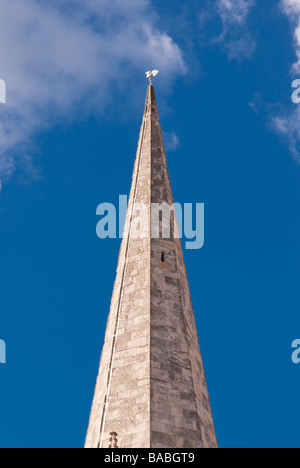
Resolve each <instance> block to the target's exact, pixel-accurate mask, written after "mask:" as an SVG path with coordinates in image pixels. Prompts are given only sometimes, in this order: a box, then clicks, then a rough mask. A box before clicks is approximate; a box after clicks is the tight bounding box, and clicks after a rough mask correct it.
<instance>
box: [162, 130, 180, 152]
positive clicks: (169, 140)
mask: <svg viewBox="0 0 300 468" xmlns="http://www.w3.org/2000/svg"><path fill="white" fill-rule="evenodd" d="M164 141H165V146H166V150H167V151H177V150H178V148H179V147H180V140H179V138H178V136H177V135H176V133H175V132H170V133H168V132H167V133H164Z"/></svg>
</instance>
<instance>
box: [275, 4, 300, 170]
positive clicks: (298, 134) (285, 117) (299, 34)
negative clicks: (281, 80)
mask: <svg viewBox="0 0 300 468" xmlns="http://www.w3.org/2000/svg"><path fill="white" fill-rule="evenodd" d="M281 9H282V11H283V13H284V14H285V15H287V16H288V18H289V20H290V22H291V24H292V27H293V41H294V47H295V55H296V61H295V63H294V64H293V66H292V68H291V82H292V81H293V77H295V73H299V72H300V0H281ZM297 78H298V76H297ZM292 91H293V90H292V88H291V91H290V93H291V96H292ZM290 106H293V108H292V110H291V108H289V109H286V110H284V111H282V112H281V114H280V115H276V116H275V117H274V116H272V117H271V121H272V125H273V128H274V129H275V131H276V132H277V133H279V134H280V135H282V136H283V137H284V138H285V139H286V140H287V142H288V146H289V149H290V152H291V154H292V155H293V157H294V158H295V160H296V161H297V162H298V163H299V164H300V105H299V104H298V105H295V104H293V103H292V101H291V104H290Z"/></svg>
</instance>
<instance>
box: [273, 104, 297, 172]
mask: <svg viewBox="0 0 300 468" xmlns="http://www.w3.org/2000/svg"><path fill="white" fill-rule="evenodd" d="M272 124H273V126H274V128H275V131H276V132H277V133H279V134H281V135H283V136H284V137H285V139H286V140H287V143H288V146H289V150H290V152H291V154H292V155H293V157H294V158H295V160H296V161H297V162H298V163H299V164H300V106H299V105H298V106H297V107H295V109H294V111H293V112H290V113H285V114H282V115H281V116H277V117H274V118H272Z"/></svg>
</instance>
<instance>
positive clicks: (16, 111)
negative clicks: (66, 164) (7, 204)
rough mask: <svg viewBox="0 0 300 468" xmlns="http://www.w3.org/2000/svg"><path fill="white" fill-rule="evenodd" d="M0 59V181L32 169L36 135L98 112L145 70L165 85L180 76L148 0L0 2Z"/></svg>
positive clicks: (176, 52)
mask: <svg viewBox="0 0 300 468" xmlns="http://www.w3.org/2000/svg"><path fill="white" fill-rule="evenodd" d="M0 57H1V61H0V78H1V79H4V80H5V82H6V86H7V104H1V105H0V180H1V179H6V178H8V177H9V176H11V174H12V173H13V172H14V171H15V169H16V167H18V165H19V166H21V165H23V166H24V165H25V166H26V167H32V158H31V155H32V154H33V149H32V146H31V143H32V142H33V141H34V137H35V135H36V134H37V133H38V132H40V131H43V130H45V129H47V128H49V127H51V125H53V124H54V123H56V122H60V121H62V122H71V121H72V120H73V119H76V118H77V116H78V114H80V115H81V116H82V115H83V114H87V113H89V112H104V109H105V108H106V107H107V104H108V103H109V102H111V99H112V98H113V96H114V94H115V93H119V95H120V93H121V91H122V90H124V91H125V89H126V91H127V94H128V92H130V91H133V90H134V83H137V82H141V83H142V81H141V80H142V79H143V73H144V71H146V69H149V68H159V69H160V71H161V75H160V76H161V78H160V79H161V82H162V84H163V83H164V82H165V84H168V85H169V84H170V80H172V79H175V78H176V76H178V74H181V73H184V72H185V71H186V70H185V64H184V61H183V58H182V54H181V50H180V49H179V47H178V46H177V45H176V44H175V43H174V41H173V40H172V38H171V37H170V36H169V35H168V34H166V33H165V32H163V31H160V30H158V29H157V27H156V24H155V15H154V14H153V11H152V8H151V2H150V0H130V1H128V2H126V1H124V0H85V1H82V0H81V1H80V0H64V2H61V1H60V0H52V2H49V1H48V0H9V1H7V0H6V1H5V0H0ZM139 75H140V76H139ZM168 80H169V82H168V83H167V81H168Z"/></svg>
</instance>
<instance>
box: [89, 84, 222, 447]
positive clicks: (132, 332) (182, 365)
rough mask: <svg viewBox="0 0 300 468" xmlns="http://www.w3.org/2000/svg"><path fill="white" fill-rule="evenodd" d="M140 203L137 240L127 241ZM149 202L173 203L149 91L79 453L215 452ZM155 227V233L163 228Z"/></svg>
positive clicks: (193, 353) (186, 319)
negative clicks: (112, 443) (112, 446)
mask: <svg viewBox="0 0 300 468" xmlns="http://www.w3.org/2000/svg"><path fill="white" fill-rule="evenodd" d="M136 203H144V204H145V205H146V206H147V213H144V214H143V218H142V222H141V230H142V231H143V232H144V233H146V234H147V235H146V236H145V238H143V239H135V238H133V236H132V223H133V221H132V220H133V218H134V216H133V213H134V207H135V206H136ZM151 203H167V204H169V205H172V204H173V195H172V190H171V184H170V179H169V173H168V168H167V161H166V156H165V150H164V144H163V138H162V133H161V127H160V122H159V117H158V112H157V106H156V99H155V93H154V89H153V86H149V88H148V92H147V99H146V106H145V112H144V118H143V124H142V128H141V132H140V139H139V145H138V150H137V158H136V162H135V167H134V174H133V183H132V189H131V194H130V199H129V207H128V214H127V221H126V226H125V231H124V239H123V242H122V246H121V250H120V256H119V263H118V269H117V276H116V282H115V285H114V291H113V297H112V302H111V310H110V314H109V318H108V324H107V330H106V336H105V344H104V347H103V351H102V356H101V362H100V370H99V376H98V379H97V384H96V389H95V396H94V401H93V406H92V411H91V416H90V424H89V428H88V433H87V438H86V447H87V448H92V447H95V448H96V447H100V448H107V447H108V446H109V439H110V433H111V432H114V433H116V434H117V441H118V447H120V448H196V447H199V448H202V447H203V448H214V447H217V440H216V435H215V430H214V425H213V419H212V414H211V409H210V403H209V397H208V391H207V386H206V381H205V375H204V370H203V364H202V358H201V354H200V350H199V342H198V334H197V330H196V325H195V319H194V313H193V307H192V302H191V298H190V293H189V285H188V279H187V274H186V269H185V264H184V259H183V253H182V248H181V242H180V240H179V239H176V238H175V236H174V219H172V222H171V234H170V238H168V239H162V238H156V239H151V228H152V226H151ZM160 224H161V226H160V227H161V229H162V224H163V223H162V222H160Z"/></svg>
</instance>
